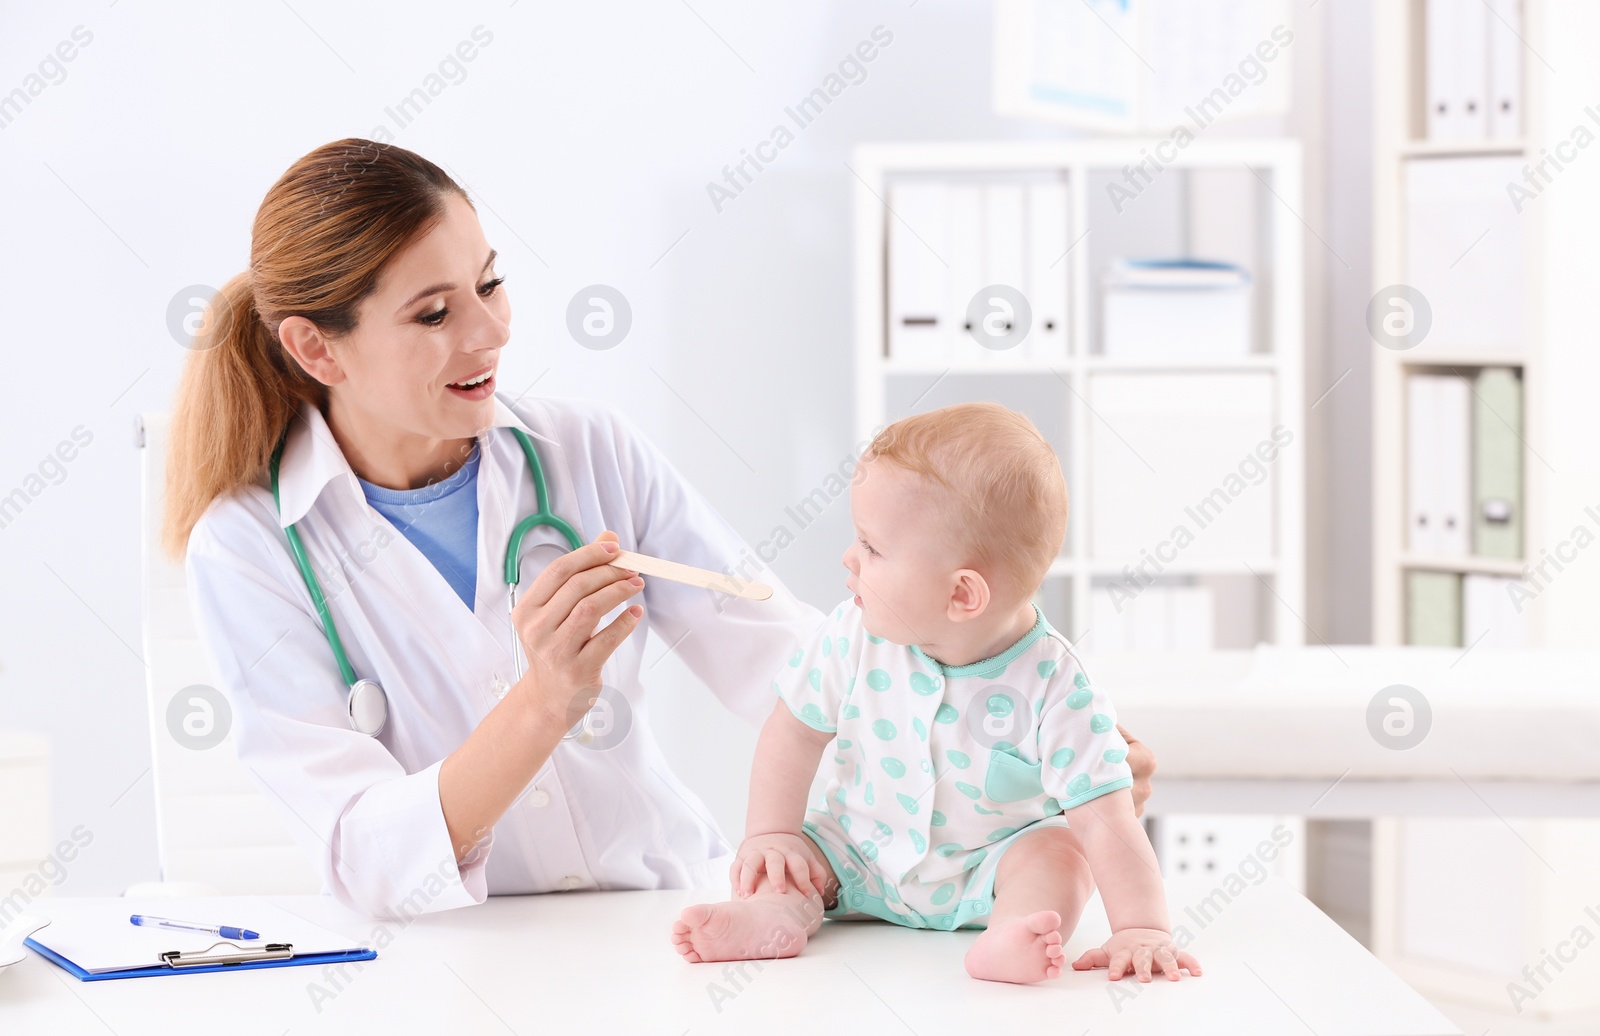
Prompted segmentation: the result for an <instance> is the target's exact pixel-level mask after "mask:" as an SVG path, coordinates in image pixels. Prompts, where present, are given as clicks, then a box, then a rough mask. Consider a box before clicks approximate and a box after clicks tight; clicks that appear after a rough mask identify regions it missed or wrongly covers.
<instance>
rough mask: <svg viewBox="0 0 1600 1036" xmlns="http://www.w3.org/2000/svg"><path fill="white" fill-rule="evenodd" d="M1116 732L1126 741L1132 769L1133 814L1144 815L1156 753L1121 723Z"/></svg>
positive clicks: (1153, 772) (1129, 767)
mask: <svg viewBox="0 0 1600 1036" xmlns="http://www.w3.org/2000/svg"><path fill="white" fill-rule="evenodd" d="M1117 733H1119V734H1121V735H1122V740H1124V741H1126V742H1128V757H1127V760H1126V761H1127V763H1128V769H1130V770H1132V771H1133V787H1132V788H1131V789H1130V790H1131V791H1132V792H1133V815H1134V816H1136V817H1140V816H1144V804H1145V801H1146V800H1148V799H1149V798H1150V778H1151V777H1152V776H1154V775H1155V772H1156V754H1155V753H1154V752H1152V751H1150V748H1149V746H1148V745H1146V744H1145V743H1144V742H1143V741H1140V740H1139V739H1138V738H1136V737H1134V736H1133V735H1132V734H1130V733H1128V732H1127V730H1125V729H1124V728H1123V726H1122V724H1121V723H1118V724H1117Z"/></svg>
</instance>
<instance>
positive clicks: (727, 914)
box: [672, 889, 822, 964]
mask: <svg viewBox="0 0 1600 1036" xmlns="http://www.w3.org/2000/svg"><path fill="white" fill-rule="evenodd" d="M821 917H822V898H821V897H820V896H816V897H812V899H810V900H807V899H806V897H805V896H803V895H801V894H800V893H799V892H796V891H794V890H792V889H791V890H790V891H789V892H788V893H787V894H785V895H781V896H780V895H755V896H752V897H750V898H749V899H736V900H733V901H732V902H729V903H697V904H696V905H694V906H692V907H686V908H685V909H684V911H683V913H682V914H680V915H679V917H678V920H676V921H674V922H673V923H672V945H673V947H674V948H675V949H676V950H677V951H678V952H679V953H681V954H683V956H684V959H685V960H687V961H689V963H691V964H699V963H700V962H702V961H712V960H772V959H774V958H777V957H793V956H794V955H795V954H797V953H799V952H800V951H801V950H802V949H804V948H805V945H806V939H807V937H808V930H809V929H810V928H811V927H812V926H811V919H813V918H815V919H820V918H821Z"/></svg>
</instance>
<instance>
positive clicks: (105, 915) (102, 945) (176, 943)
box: [30, 896, 359, 975]
mask: <svg viewBox="0 0 1600 1036" xmlns="http://www.w3.org/2000/svg"><path fill="white" fill-rule="evenodd" d="M33 911H34V912H35V913H36V914H38V915H39V916H41V917H45V918H48V919H49V922H50V923H49V924H48V925H46V926H45V927H44V928H42V929H40V930H39V931H37V932H35V933H34V935H33V937H32V939H31V940H30V942H31V943H35V944H38V945H40V946H42V947H44V948H45V949H48V950H50V951H51V952H52V953H54V954H56V955H57V956H59V957H62V958H64V959H65V960H67V961H70V962H71V963H72V964H74V965H76V966H77V967H78V968H80V969H81V970H83V971H85V972H87V973H88V974H90V975H107V974H111V973H114V972H120V971H134V970H138V969H141V968H150V967H158V966H164V965H163V961H162V959H161V955H162V954H163V953H168V952H171V951H174V950H176V951H179V952H181V953H184V954H186V955H187V954H197V953H201V952H202V951H204V950H207V949H209V948H210V947H212V946H214V945H216V944H217V943H219V942H223V943H227V944H230V945H235V946H239V947H241V948H245V949H251V948H265V947H266V946H267V945H268V944H269V943H290V944H292V945H293V947H294V956H295V957H308V956H316V955H318V954H328V953H347V952H350V951H351V950H355V949H358V948H359V947H357V946H353V945H351V940H350V938H349V937H348V936H341V935H338V934H336V933H334V932H330V931H328V930H327V929H326V928H323V927H322V926H321V925H317V924H313V923H312V922H310V921H307V920H305V919H304V918H301V917H299V916H297V915H295V914H292V913H290V912H288V911H287V910H283V909H281V908H279V907H275V906H273V905H271V904H270V903H266V902H264V901H263V900H261V899H258V898H255V897H250V896H243V897H241V896H216V897H203V898H187V899H150V898H123V899H61V900H55V901H50V900H40V901H38V902H36V903H34V904H33ZM132 914H157V915H161V916H165V917H177V918H183V919H185V920H193V921H205V922H211V921H217V922H220V923H223V924H229V925H235V926H237V927H241V928H250V929H253V930H255V931H257V932H260V933H261V938H260V939H251V940H223V939H219V938H218V937H217V936H215V935H211V934H208V933H205V932H185V931H178V930H175V929H170V928H145V927H140V926H138V925H134V924H131V923H129V921H128V917H129V916H130V915H132Z"/></svg>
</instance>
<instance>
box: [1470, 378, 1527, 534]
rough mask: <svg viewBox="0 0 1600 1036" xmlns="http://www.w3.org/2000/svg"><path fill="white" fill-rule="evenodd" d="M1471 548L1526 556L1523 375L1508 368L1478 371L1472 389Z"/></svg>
mask: <svg viewBox="0 0 1600 1036" xmlns="http://www.w3.org/2000/svg"><path fill="white" fill-rule="evenodd" d="M1472 552H1473V553H1474V554H1476V555H1478V556H1480V557H1491V558H1520V557H1521V556H1522V380H1521V379H1520V378H1519V377H1518V376H1517V372H1516V371H1515V370H1513V369H1512V368H1509V367H1486V368H1484V369H1483V370H1482V371H1479V372H1478V376H1477V379H1476V385H1475V387H1474V389H1473V394H1472Z"/></svg>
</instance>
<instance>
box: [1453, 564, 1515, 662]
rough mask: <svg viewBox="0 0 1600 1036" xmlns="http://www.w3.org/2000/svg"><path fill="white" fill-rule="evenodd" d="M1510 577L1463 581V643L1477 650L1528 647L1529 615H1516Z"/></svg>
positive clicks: (1474, 575)
mask: <svg viewBox="0 0 1600 1036" xmlns="http://www.w3.org/2000/svg"><path fill="white" fill-rule="evenodd" d="M1517 582H1518V580H1516V579H1513V578H1511V577H1509V576H1486V575H1476V574H1473V575H1467V576H1464V577H1463V578H1462V580H1461V584H1462V586H1461V641H1462V644H1463V645H1464V646H1465V645H1473V646H1474V648H1475V649H1476V650H1482V649H1483V648H1491V649H1497V650H1499V649H1514V648H1523V647H1527V646H1528V629H1527V612H1526V610H1524V611H1522V612H1520V613H1519V612H1518V611H1517V605H1516V602H1515V601H1513V600H1512V599H1511V587H1512V586H1513V585H1514V584H1516V583H1517Z"/></svg>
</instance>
